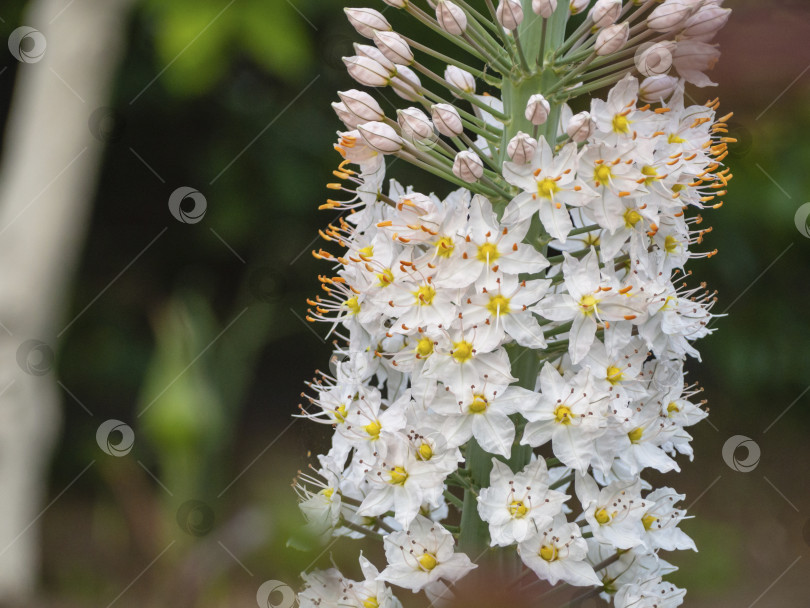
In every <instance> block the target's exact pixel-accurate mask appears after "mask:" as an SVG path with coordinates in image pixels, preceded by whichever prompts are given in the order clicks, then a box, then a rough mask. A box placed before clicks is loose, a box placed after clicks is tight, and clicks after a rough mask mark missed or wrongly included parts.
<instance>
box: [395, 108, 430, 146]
mask: <svg viewBox="0 0 810 608" xmlns="http://www.w3.org/2000/svg"><path fill="white" fill-rule="evenodd" d="M397 122H398V123H399V127H400V129H401V130H402V136H403V137H404V138H405V139H407V140H409V141H425V140H429V139H433V137H434V136H435V133H434V132H433V123H432V122H431V121H430V118H428V116H427V114H425V113H424V112H423V111H422V110H420V109H419V108H405V109H404V110H397Z"/></svg>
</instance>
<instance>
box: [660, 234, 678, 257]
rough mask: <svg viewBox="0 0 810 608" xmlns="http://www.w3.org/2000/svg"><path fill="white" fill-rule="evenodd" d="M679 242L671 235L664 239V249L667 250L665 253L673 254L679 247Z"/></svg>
mask: <svg viewBox="0 0 810 608" xmlns="http://www.w3.org/2000/svg"><path fill="white" fill-rule="evenodd" d="M680 244H681V243H680V242H679V241H678V239H676V238H675V237H674V236H672V235H671V234H670V235H669V236H668V237H667V238H665V239H664V249H666V250H667V253H675V251H676V250H677V249H678V247H679V246H680Z"/></svg>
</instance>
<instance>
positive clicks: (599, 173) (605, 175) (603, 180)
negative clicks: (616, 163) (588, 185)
mask: <svg viewBox="0 0 810 608" xmlns="http://www.w3.org/2000/svg"><path fill="white" fill-rule="evenodd" d="M611 177H613V171H611V170H610V167H608V166H607V165H604V164H603V165H599V166H598V167H596V169H594V172H593V181H595V182H596V183H597V184H607V183H608V182H609V181H610V178H611Z"/></svg>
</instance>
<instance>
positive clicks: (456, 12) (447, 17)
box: [436, 0, 467, 36]
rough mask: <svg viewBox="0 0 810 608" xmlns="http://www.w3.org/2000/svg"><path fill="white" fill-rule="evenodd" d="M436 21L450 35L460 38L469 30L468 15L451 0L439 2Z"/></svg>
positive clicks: (440, 0)
mask: <svg viewBox="0 0 810 608" xmlns="http://www.w3.org/2000/svg"><path fill="white" fill-rule="evenodd" d="M436 21H438V22H439V25H440V26H441V28H442V29H443V30H444V31H445V32H447V33H448V34H453V35H454V36H460V35H461V34H463V33H464V31H465V30H466V29H467V15H466V14H465V13H464V11H463V10H462V9H461V8H460V7H459V6H458V5H457V4H454V3H453V2H450V0H439V3H438V4H437V5H436Z"/></svg>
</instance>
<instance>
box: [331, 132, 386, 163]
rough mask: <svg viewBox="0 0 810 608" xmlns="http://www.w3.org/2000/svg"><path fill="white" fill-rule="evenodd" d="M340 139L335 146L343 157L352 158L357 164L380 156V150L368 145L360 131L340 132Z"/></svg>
mask: <svg viewBox="0 0 810 608" xmlns="http://www.w3.org/2000/svg"><path fill="white" fill-rule="evenodd" d="M338 135H340V139H339V140H338V143H337V144H336V145H335V148H336V149H337V151H338V152H340V155H341V156H342V157H343V158H346V159H348V160H350V161H351V162H352V163H353V164H355V165H361V164H364V163H367V162H369V161H372V160H374V159H375V158H378V157H379V152H377V151H376V150H374V149H373V148H370V147H369V146H368V145H366V142H365V141H364V140H363V137H362V136H361V135H360V131H357V130H354V131H347V132H346V133H338Z"/></svg>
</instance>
